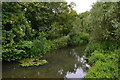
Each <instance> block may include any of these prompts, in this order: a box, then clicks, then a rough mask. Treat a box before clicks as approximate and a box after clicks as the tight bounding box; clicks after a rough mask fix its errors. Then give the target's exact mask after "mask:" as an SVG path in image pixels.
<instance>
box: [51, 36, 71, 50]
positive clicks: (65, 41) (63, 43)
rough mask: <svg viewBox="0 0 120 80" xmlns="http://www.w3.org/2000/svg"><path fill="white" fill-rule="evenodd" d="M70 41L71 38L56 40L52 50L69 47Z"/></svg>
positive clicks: (64, 37) (65, 37)
mask: <svg viewBox="0 0 120 80" xmlns="http://www.w3.org/2000/svg"><path fill="white" fill-rule="evenodd" d="M68 40H69V36H63V37H61V38H58V39H55V40H53V44H54V45H53V46H52V48H53V49H58V48H61V47H65V46H67V45H68Z"/></svg>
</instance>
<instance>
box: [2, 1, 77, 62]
mask: <svg viewBox="0 0 120 80" xmlns="http://www.w3.org/2000/svg"><path fill="white" fill-rule="evenodd" d="M73 7H74V6H73V5H72V4H70V5H68V4H67V3H66V2H59V3H52V2H50V3H47V2H45V3H43V2H32V3H26V2H25V3H24V2H10V3H9V2H3V3H2V19H3V20H2V30H3V31H2V33H3V36H2V39H3V40H2V45H3V46H2V48H3V51H2V57H3V60H5V61H11V60H17V59H21V58H26V57H35V56H40V55H43V54H45V53H46V52H48V51H50V50H51V49H53V45H56V48H58V47H59V45H60V44H61V43H62V42H63V43H62V46H61V47H63V46H64V45H66V43H64V41H63V40H62V39H60V41H62V42H59V40H58V39H57V38H60V37H62V36H66V35H67V34H68V33H69V32H70V30H71V28H72V26H71V24H72V23H71V22H72V21H73V20H75V18H76V17H75V16H76V15H77V13H76V12H75V11H74V10H73V9H72V8H73ZM64 22H66V24H64ZM50 39H55V40H52V41H51V40H50ZM63 39H64V38H63ZM54 41H55V42H54ZM53 42H54V43H53ZM65 42H67V41H65Z"/></svg>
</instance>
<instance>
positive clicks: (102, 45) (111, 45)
mask: <svg viewBox="0 0 120 80" xmlns="http://www.w3.org/2000/svg"><path fill="white" fill-rule="evenodd" d="M119 46H120V42H111V41H104V42H90V43H89V44H88V45H87V47H86V49H85V53H86V56H90V55H91V53H92V52H94V51H95V50H98V51H100V50H105V51H114V50H115V49H118V48H119Z"/></svg>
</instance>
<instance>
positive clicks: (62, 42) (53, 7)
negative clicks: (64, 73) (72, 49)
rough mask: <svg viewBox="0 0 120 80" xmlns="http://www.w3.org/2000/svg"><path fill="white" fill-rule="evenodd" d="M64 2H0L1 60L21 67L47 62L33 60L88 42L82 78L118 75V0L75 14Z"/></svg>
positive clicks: (119, 26)
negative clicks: (48, 53)
mask: <svg viewBox="0 0 120 80" xmlns="http://www.w3.org/2000/svg"><path fill="white" fill-rule="evenodd" d="M73 7H74V4H73V3H72V4H67V3H66V2H57V3H54V2H50V3H47V2H31V3H29V2H28V3H24V2H22V3H21V2H11V3H9V2H3V3H2V8H3V9H2V19H3V20H2V27H3V28H2V35H3V36H2V60H3V61H14V60H21V61H20V65H21V66H38V65H42V64H45V63H47V61H46V60H41V59H36V57H40V56H43V57H44V54H46V53H47V52H49V51H52V50H55V49H58V48H63V47H66V46H73V45H77V46H79V45H81V44H87V47H86V49H85V52H84V53H85V55H86V57H87V58H88V63H89V64H90V65H91V68H90V71H89V72H88V74H87V76H85V78H118V71H119V68H118V64H119V60H118V54H119V52H120V2H97V3H95V4H94V5H93V6H92V9H91V10H90V11H86V12H84V13H80V14H77V13H76V11H75V10H73Z"/></svg>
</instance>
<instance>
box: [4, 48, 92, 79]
mask: <svg viewBox="0 0 120 80" xmlns="http://www.w3.org/2000/svg"><path fill="white" fill-rule="evenodd" d="M84 49H85V46H82V47H67V48H62V49H58V50H54V51H52V52H49V53H48V54H46V55H45V59H47V61H48V63H47V64H45V65H43V66H38V67H24V68H23V67H20V66H19V65H18V64H19V63H18V62H9V63H7V62H4V63H3V65H2V66H3V67H2V68H3V72H2V77H3V78H83V77H84V76H85V75H86V74H87V72H88V68H89V67H90V66H89V65H88V64H87V63H86V60H84V55H83V54H82V52H83V51H84Z"/></svg>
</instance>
